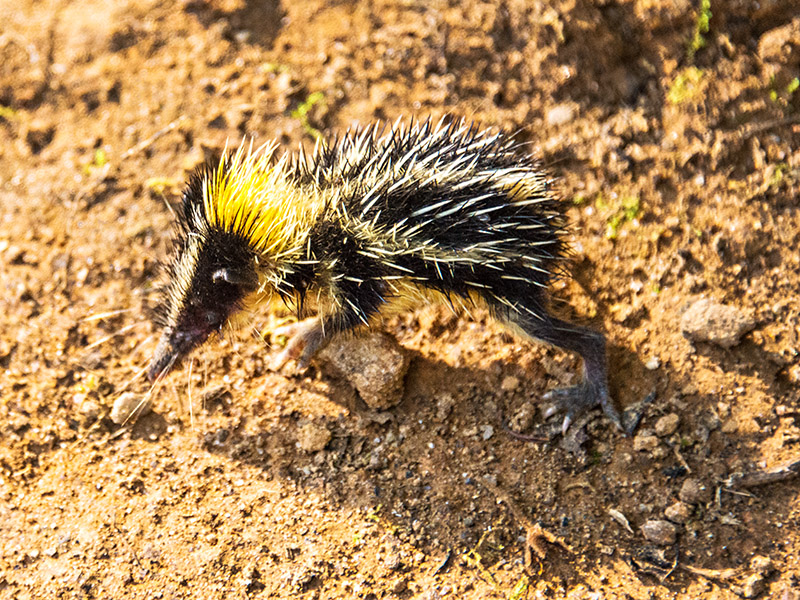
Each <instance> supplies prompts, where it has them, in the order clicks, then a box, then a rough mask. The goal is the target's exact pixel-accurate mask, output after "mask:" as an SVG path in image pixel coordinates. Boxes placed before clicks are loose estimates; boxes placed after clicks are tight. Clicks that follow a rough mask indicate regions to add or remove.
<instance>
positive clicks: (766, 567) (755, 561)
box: [750, 555, 775, 575]
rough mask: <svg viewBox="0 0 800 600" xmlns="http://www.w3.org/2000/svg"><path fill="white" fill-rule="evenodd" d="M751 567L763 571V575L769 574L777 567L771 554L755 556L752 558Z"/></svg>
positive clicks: (758, 571) (756, 570)
mask: <svg viewBox="0 0 800 600" xmlns="http://www.w3.org/2000/svg"><path fill="white" fill-rule="evenodd" d="M750 568H751V569H752V570H753V571H755V572H756V573H761V574H762V575H769V574H770V573H772V571H774V570H775V567H774V566H773V564H772V559H771V558H770V557H769V556H760V555H759V556H754V557H753V558H752V560H750Z"/></svg>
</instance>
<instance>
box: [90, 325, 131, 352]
mask: <svg viewBox="0 0 800 600" xmlns="http://www.w3.org/2000/svg"><path fill="white" fill-rule="evenodd" d="M141 324H142V323H131V324H130V325H126V326H125V327H123V328H121V329H117V330H116V331H115V332H114V333H110V334H108V335H107V336H105V337H102V338H100V339H99V340H95V341H94V342H92V343H91V344H89V345H88V346H86V347H85V348H84V350H91V349H92V348H95V347H97V346H100V345H102V344H105V343H106V342H108V341H109V340H113V339H114V338H115V337H117V336H118V335H122V334H123V333H126V332H128V331H130V330H131V329H133V328H134V327H136V326H137V325H141Z"/></svg>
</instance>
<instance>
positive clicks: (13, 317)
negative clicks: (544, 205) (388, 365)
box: [0, 0, 800, 600]
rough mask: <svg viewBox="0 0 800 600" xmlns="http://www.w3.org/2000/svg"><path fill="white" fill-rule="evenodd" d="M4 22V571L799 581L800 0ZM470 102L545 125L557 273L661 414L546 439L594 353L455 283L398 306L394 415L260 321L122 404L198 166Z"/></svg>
mask: <svg viewBox="0 0 800 600" xmlns="http://www.w3.org/2000/svg"><path fill="white" fill-rule="evenodd" d="M12 4H13V6H12ZM0 18H2V20H3V28H2V33H0V219H1V220H2V221H0V223H1V224H0V265H2V268H1V269H0V284H1V285H2V290H3V294H2V296H0V308H1V310H0V369H2V372H3V375H2V377H0V439H1V440H2V442H0V478H1V479H2V485H0V596H3V597H14V598H36V597H41V596H42V595H43V594H46V595H48V596H54V597H55V596H58V597H61V596H65V597H66V596H70V597H72V596H75V597H87V598H90V597H98V598H99V597H115V598H127V597H145V596H147V597H174V598H184V597H187V598H188V597H202V598H208V597H228V596H232V595H236V596H246V597H254V598H270V597H292V598H294V597H303V598H333V597H342V598H348V597H360V598H394V597H397V598H420V599H421V598H425V599H430V600H433V599H435V598H514V599H519V598H525V597H528V598H533V597H569V598H594V597H597V594H601V595H602V596H603V597H606V598H653V597H666V596H670V597H676V598H709V599H710V598H726V597H730V598H734V597H757V596H759V595H763V596H764V597H767V596H774V597H782V598H787V599H788V598H797V597H798V593H800V592H798V587H797V586H798V583H797V582H798V579H799V578H800V570H799V569H798V567H797V565H798V564H800V559H799V557H800V494H799V493H798V489H800V487H799V486H800V482H798V478H797V477H796V474H797V468H796V461H797V460H798V458H799V455H800V445H799V443H800V429H799V428H798V424H797V419H798V415H800V400H799V399H798V389H799V387H798V386H799V384H800V326H798V323H799V322H800V321H799V319H798V317H799V316H800V301H798V295H799V294H800V291H799V290H800V253H798V248H799V247H800V197H799V195H798V180H800V150H798V148H800V113H799V112H798V111H799V110H800V90H798V87H800V84H799V83H798V77H800V66H799V65H800V63H798V61H797V56H798V53H800V35H798V31H799V30H800V28H799V25H798V23H800V21H798V17H797V8H796V5H795V2H794V0H770V1H762V2H751V1H747V0H718V1H717V0H711V2H710V3H709V2H707V1H706V0H703V1H702V2H697V3H695V2H688V1H686V0H668V1H664V2H651V1H648V0H620V1H618V2H588V1H585V0H555V1H553V2H549V3H543V2H522V1H518V0H507V1H504V2H499V3H494V2H484V1H481V0H467V1H465V2H460V3H446V2H441V1H436V2H401V3H398V2H391V1H385V0H376V1H373V2H347V3H341V2H324V1H322V0H308V1H306V2H301V3H290V2H278V1H277V0H269V1H267V2H249V1H245V0H210V1H208V2H201V1H197V0H185V1H182V2H179V3H174V4H171V3H160V2H155V1H154V0H124V1H121V2H113V3H97V2H88V1H87V0H58V1H55V0H54V1H51V2H33V1H30V0H27V1H26V0H23V1H21V2H16V3H6V5H5V6H2V7H0ZM445 114H454V115H457V116H466V117H467V118H470V119H474V120H475V121H477V122H480V123H481V124H483V125H488V126H497V127H503V128H507V129H509V130H513V131H516V132H518V133H517V135H518V137H519V139H520V140H521V141H525V142H531V143H532V144H533V145H534V148H535V152H537V153H538V154H539V155H540V156H541V158H542V161H543V164H544V166H545V167H546V168H547V169H548V171H549V172H550V173H551V174H552V175H553V176H554V178H556V179H557V187H558V189H559V192H560V195H561V196H562V197H563V200H564V202H566V203H568V204H569V205H570V209H569V213H570V217H571V220H572V222H573V223H574V226H575V227H574V234H573V239H572V243H573V246H574V248H575V256H574V261H573V274H574V280H570V281H564V282H561V283H560V284H559V285H558V286H557V289H555V290H554V296H555V297H556V298H557V299H558V302H559V304H561V305H562V307H561V308H562V311H563V312H565V313H567V314H568V316H569V318H571V319H573V320H578V321H584V322H586V323H588V324H590V325H592V326H594V327H596V328H597V329H601V330H604V331H606V332H607V333H608V335H609V339H610V342H611V343H612V345H613V348H612V356H611V373H612V375H611V378H612V381H611V385H612V388H613V392H614V395H615V399H616V400H617V402H619V403H620V405H623V406H631V405H635V403H636V402H639V401H641V400H642V399H644V398H646V397H647V396H648V395H649V394H651V392H655V400H654V401H653V402H652V403H651V404H650V405H649V406H647V407H646V409H645V411H644V418H643V421H642V423H641V425H640V428H639V430H638V432H637V434H636V435H635V436H634V437H632V438H625V437H622V436H620V434H619V433H618V432H616V431H615V430H614V428H613V427H612V426H611V425H610V424H609V423H608V422H607V421H606V420H604V419H603V418H602V417H601V416H600V415H599V414H598V415H597V418H595V419H593V420H591V421H590V422H589V423H588V424H586V426H585V427H584V428H583V429H581V430H580V431H581V432H583V433H584V435H581V436H578V437H576V438H573V439H572V445H571V446H570V450H566V449H564V448H563V447H562V446H561V445H560V444H559V442H558V440H557V439H556V440H555V441H550V442H542V441H535V440H536V439H538V438H537V437H536V434H537V432H538V431H539V429H538V428H540V427H541V426H542V418H541V416H540V414H539V410H538V409H539V407H540V406H541V404H542V402H541V397H542V396H543V395H544V393H545V392H546V391H547V390H548V389H550V388H553V387H559V386H563V385H567V384H569V383H570V380H571V379H572V378H573V377H574V376H575V373H576V372H577V371H578V366H579V365H578V363H577V359H576V358H575V357H574V356H570V355H567V354H564V353H562V352H560V351H556V350H553V349H548V348H544V347H541V346H535V345H530V344H526V343H522V342H520V340H518V339H516V338H514V337H513V336H510V335H509V334H508V333H506V332H505V331H503V330H502V329H501V328H500V327H499V326H497V325H495V324H494V323H493V322H492V321H491V320H489V319H488V317H487V315H485V314H482V313H480V312H476V313H475V314H473V315H471V316H470V317H455V316H453V315H451V314H450V313H449V312H448V311H447V309H443V308H424V309H419V310H417V311H414V312H409V313H406V314H403V315H400V316H398V317H396V318H394V319H393V320H390V321H388V322H387V323H386V329H387V331H388V332H389V333H391V334H393V335H394V336H395V337H396V338H397V339H398V340H399V342H400V343H401V344H402V345H403V346H404V348H405V351H406V352H408V353H410V356H411V363H410V366H409V371H408V374H407V376H406V381H405V392H404V395H403V398H402V402H401V403H400V404H399V405H398V406H396V407H393V408H390V409H386V410H375V409H370V408H368V407H367V406H366V405H364V404H363V403H362V401H361V399H360V398H359V397H358V396H357V394H356V393H355V392H354V391H353V389H352V388H351V387H350V385H349V384H348V383H347V382H346V381H344V380H341V379H338V378H336V377H334V376H333V375H332V374H331V373H329V372H327V371H325V370H324V369H319V368H317V369H312V370H311V371H309V372H308V373H306V374H305V375H303V376H284V375H281V374H278V373H274V372H271V371H270V370H269V369H268V368H267V365H268V362H269V359H270V357H271V356H272V355H271V350H270V349H268V348H265V347H264V345H263V342H261V341H259V340H256V339H250V338H249V337H248V336H247V335H246V333H245V334H242V335H239V336H233V337H232V338H230V339H221V340H216V341H213V342H211V343H209V344H207V345H206V346H205V347H204V349H203V350H202V351H201V352H198V353H197V355H196V357H195V359H194V360H193V361H187V363H186V364H185V365H184V366H183V367H182V368H181V369H179V370H178V371H176V372H175V373H174V374H173V375H172V376H171V377H170V378H169V379H168V380H167V382H166V383H165V384H164V385H163V386H161V387H160V388H159V390H158V392H157V393H156V394H154V396H153V398H152V404H148V407H149V408H150V409H151V410H150V411H149V412H147V413H146V414H144V415H143V416H141V417H140V418H139V419H138V420H137V421H136V422H135V423H134V422H133V421H132V420H129V421H128V422H127V423H124V424H123V425H118V424H116V423H115V422H114V421H112V419H111V417H110V415H111V411H112V409H113V408H114V407H115V402H117V404H119V402H118V400H119V398H120V397H121V396H122V395H123V394H128V395H127V396H125V397H124V398H125V402H126V406H128V407H129V409H127V410H128V411H129V412H131V411H132V410H133V409H135V404H134V401H135V400H136V398H139V399H145V398H146V395H147V393H148V389H149V388H148V386H147V384H146V383H145V382H144V381H143V379H142V378H141V377H140V376H139V375H140V372H141V369H142V368H143V367H144V366H145V365H146V363H147V360H148V358H149V356H150V354H151V353H152V351H153V349H154V347H155V344H156V332H155V331H154V328H153V326H152V325H151V324H150V315H151V311H152V307H153V306H154V304H155V302H156V292H157V291H158V286H159V285H160V282H161V279H160V275H159V267H158V265H159V261H160V260H163V259H164V258H165V257H166V256H167V255H168V251H169V239H170V236H171V227H172V222H173V217H172V215H171V211H170V207H171V206H172V205H174V204H175V203H176V202H177V201H178V198H179V194H180V189H181V182H182V181H183V180H184V178H185V176H186V173H187V172H188V171H190V170H191V169H193V168H194V167H195V166H197V165H198V164H199V163H201V162H203V161H204V160H206V158H208V157H210V156H213V155H215V154H218V153H219V152H221V151H222V150H223V149H224V148H225V145H226V143H230V144H237V143H238V142H239V141H240V140H241V139H242V138H243V137H244V136H252V137H253V138H255V140H256V141H257V142H258V141H265V140H267V139H272V138H276V139H278V140H279V141H280V142H281V143H283V144H286V145H288V146H290V147H293V146H296V145H297V144H298V143H305V144H310V143H313V138H314V136H315V135H316V134H317V133H321V134H323V135H324V136H333V135H336V134H337V133H340V132H342V131H344V130H346V129H347V128H348V127H350V126H353V125H354V124H366V123H368V122H371V121H373V120H375V119H386V120H390V121H393V120H395V119H397V118H398V117H401V116H404V117H420V118H425V117H428V116H431V117H433V118H438V117H439V116H442V115H445ZM703 300H705V301H706V303H707V304H708V305H709V306H712V305H713V306H725V307H731V308H732V309H734V310H736V311H737V314H742V315H747V319H748V328H747V331H746V332H744V331H743V332H740V334H741V337H738V336H739V335H740V334H739V333H737V334H736V336H734V337H733V339H734V342H733V343H732V344H730V347H722V346H720V345H718V344H716V343H714V342H713V339H716V338H715V337H714V336H710V335H709V336H707V337H705V338H703V337H702V336H700V337H694V338H693V339H695V340H698V339H699V340H703V339H708V340H712V341H691V340H690V339H688V338H687V337H686V336H685V335H684V331H683V330H682V326H681V317H682V315H684V313H685V312H686V310H687V309H688V308H689V307H691V306H692V305H696V303H697V302H698V301H703ZM274 319H275V316H273V315H270V314H267V313H265V314H260V315H256V316H255V323H254V325H255V326H256V327H257V328H258V329H264V328H267V327H268V326H270V325H272V324H274ZM699 327H700V329H701V330H702V323H701V324H699ZM693 331H694V330H693ZM725 334H726V332H722V334H721V335H723V339H731V338H730V337H725ZM715 335H716V334H715ZM117 420H118V421H123V422H124V420H125V419H124V418H121V417H118V418H117ZM524 438H527V441H524ZM530 440H534V441H530ZM545 551H546V553H545V558H544V559H542V558H541V557H540V554H541V553H544V552H545Z"/></svg>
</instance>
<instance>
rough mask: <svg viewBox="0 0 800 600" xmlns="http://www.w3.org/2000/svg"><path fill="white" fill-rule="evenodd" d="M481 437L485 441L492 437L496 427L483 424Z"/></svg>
mask: <svg viewBox="0 0 800 600" xmlns="http://www.w3.org/2000/svg"><path fill="white" fill-rule="evenodd" d="M480 429H481V437H482V438H483V439H484V441H486V440H488V439H490V438H491V437H492V436H493V435H494V427H492V426H491V425H481V428H480Z"/></svg>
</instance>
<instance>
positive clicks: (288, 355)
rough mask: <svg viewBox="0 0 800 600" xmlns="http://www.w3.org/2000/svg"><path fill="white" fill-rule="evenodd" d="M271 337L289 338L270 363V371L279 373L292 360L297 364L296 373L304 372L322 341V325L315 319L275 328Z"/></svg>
mask: <svg viewBox="0 0 800 600" xmlns="http://www.w3.org/2000/svg"><path fill="white" fill-rule="evenodd" d="M272 335H273V336H286V337H288V338H289V341H288V342H287V344H286V347H285V348H284V349H283V351H282V352H281V353H280V354H278V356H276V357H275V358H274V360H273V361H272V362H271V363H270V369H271V370H272V371H281V370H282V369H283V367H285V366H286V363H288V362H289V361H292V360H293V361H295V363H296V364H297V367H296V369H295V370H296V371H297V372H302V371H305V370H306V369H307V368H308V365H309V363H310V362H311V359H312V358H313V357H314V355H315V354H316V353H317V350H319V348H320V346H321V344H322V341H323V335H322V325H321V323H320V320H319V319H318V318H316V317H312V318H310V319H305V320H303V321H298V322H296V323H289V324H288V325H282V326H280V327H277V328H275V329H274V330H273V331H272Z"/></svg>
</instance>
